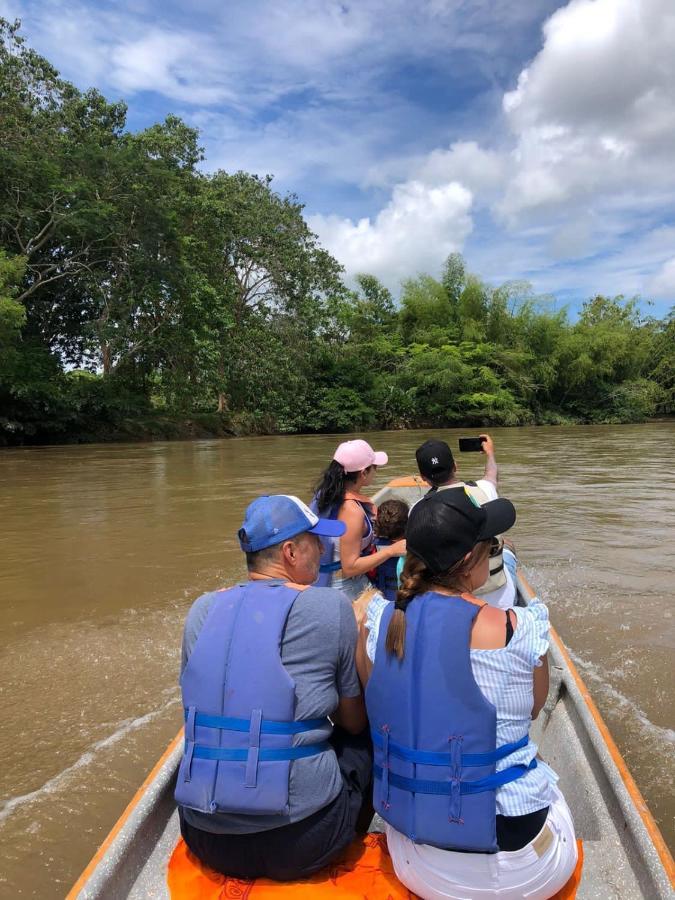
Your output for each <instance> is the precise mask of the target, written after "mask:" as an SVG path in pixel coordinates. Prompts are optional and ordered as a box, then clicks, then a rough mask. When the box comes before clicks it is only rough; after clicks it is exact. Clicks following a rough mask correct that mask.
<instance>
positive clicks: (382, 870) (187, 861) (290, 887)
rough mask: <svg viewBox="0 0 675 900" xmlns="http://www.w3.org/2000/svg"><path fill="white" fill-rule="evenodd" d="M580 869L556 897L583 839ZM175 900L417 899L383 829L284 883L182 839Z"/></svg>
mask: <svg viewBox="0 0 675 900" xmlns="http://www.w3.org/2000/svg"><path fill="white" fill-rule="evenodd" d="M577 844H578V847H579V862H578V863H577V868H576V870H575V872H574V874H573V875H572V877H571V878H570V880H569V881H568V883H567V884H566V885H565V887H564V888H563V889H562V890H561V891H558V893H557V894H556V895H555V898H553V900H574V897H576V893H577V887H578V886H579V881H580V880H581V868H582V864H583V850H582V846H581V841H577ZM167 881H168V885H169V893H170V894H171V898H172V900H226V898H238V900H248V898H249V897H250V898H252V900H284V898H288V900H291V898H293V900H320V898H321V897H326V898H333V900H335V898H336V897H344V898H349V897H353V898H355V900H356V898H358V900H416V895H415V894H412V893H411V892H410V891H409V890H408V889H407V888H405V887H403V885H402V884H401V883H400V881H398V879H397V878H396V875H395V874H394V867H393V865H392V862H391V858H390V856H389V853H388V852H387V840H386V838H385V836H384V835H383V834H367V835H366V836H365V837H360V838H357V839H356V840H355V841H354V842H353V843H352V844H350V846H349V847H348V848H347V850H346V851H345V852H344V854H343V855H342V856H341V857H340V858H339V859H337V860H336V861H335V862H334V863H333V864H332V865H331V866H330V867H328V868H326V869H322V870H321V872H318V873H317V874H316V875H313V876H312V877H311V878H307V879H305V880H304V881H295V882H287V883H282V882H278V881H270V880H269V879H268V878H256V879H254V880H250V879H249V880H242V879H239V878H229V877H228V876H226V875H219V874H218V873H217V872H214V871H213V869H209V868H207V867H206V866H204V865H202V864H201V863H200V862H199V860H198V859H197V857H196V856H193V854H192V853H190V851H189V850H188V848H187V846H186V845H185V842H184V841H183V839H182V838H181V839H180V840H179V841H178V843H177V844H176V847H175V849H174V851H173V853H172V854H171V859H170V860H169V869H168V873H167Z"/></svg>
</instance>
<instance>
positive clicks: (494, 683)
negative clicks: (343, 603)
mask: <svg viewBox="0 0 675 900" xmlns="http://www.w3.org/2000/svg"><path fill="white" fill-rule="evenodd" d="M389 602H390V601H388V600H385V598H384V597H382V595H381V594H375V596H374V597H373V598H372V600H371V601H370V603H369V605H368V610H367V613H366V622H365V625H366V628H367V629H368V641H367V644H366V652H367V654H368V657H369V659H370V660H371V662H374V661H375V652H376V650H377V636H378V633H379V630H380V621H381V619H382V613H383V612H384V610H385V609H386V608H387V604H388V603H389ZM514 613H515V614H516V616H517V619H518V624H517V626H516V628H515V631H514V634H513V637H512V638H511V640H510V641H509V643H508V645H507V646H506V647H500V648H499V649H497V650H471V671H472V672H473V677H474V678H475V679H476V684H477V685H478V687H479V688H480V690H481V691H482V693H483V695H484V696H485V697H486V699H487V700H489V701H490V703H492V705H493V706H494V707H495V709H496V710H497V746H501V745H502V744H508V743H511V742H513V741H517V740H519V739H520V738H521V737H522V736H523V734H524V733H525V731H527V730H528V729H529V727H530V722H531V721H532V717H531V714H532V706H533V703H534V693H533V677H532V672H533V669H534V668H535V666H539V665H541V663H540V661H539V660H540V657H542V656H544V654H545V653H546V651H547V650H548V645H549V621H548V609H547V608H546V606H545V604H544V603H542V602H541V601H540V600H539V599H538V598H535V599H534V600H533V601H532V602H531V603H530V605H529V606H527V607H515V608H514ZM536 753H537V745H536V744H534V743H533V742H532V741H530V742H529V743H528V745H527V746H526V747H523V748H522V749H521V750H518V751H516V752H515V753H514V754H512V755H511V756H509V757H508V758H507V759H503V760H500V761H499V762H498V763H497V769H498V770H499V769H505V768H506V767H507V766H513V765H518V764H520V763H523V764H525V765H527V764H528V763H530V762H531V761H532V759H533V758H534V756H535V755H536ZM537 762H538V765H537V768H536V769H532V770H531V771H529V772H527V773H526V774H525V775H523V777H522V778H518V779H517V780H516V781H512V782H510V783H509V784H505V785H504V786H503V787H500V788H497V791H496V800H497V814H498V815H503V816H524V815H526V814H527V813H531V812H536V810H538V809H543V808H544V807H545V806H549V805H550V803H551V786H552V785H554V784H555V783H556V782H557V780H558V776H557V775H556V774H555V772H554V771H553V770H552V769H551V768H550V767H549V766H547V765H546V763H543V762H542V761H541V760H538V761H537Z"/></svg>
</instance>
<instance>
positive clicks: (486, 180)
mask: <svg viewBox="0 0 675 900" xmlns="http://www.w3.org/2000/svg"><path fill="white" fill-rule="evenodd" d="M504 175H505V161H504V158H503V156H502V155H501V154H500V153H497V152H496V151H494V150H484V149H483V148H482V147H479V146H478V144H477V143H476V142H475V141H456V142H455V143H454V144H452V146H451V147H450V148H449V149H448V150H433V151H432V152H431V153H430V154H429V155H428V156H427V158H426V159H425V160H424V162H423V163H422V165H421V166H420V167H419V169H418V170H417V172H416V177H417V178H419V179H420V180H421V181H423V182H424V183H425V184H429V185H435V184H444V183H447V182H448V181H450V180H452V181H460V182H461V183H462V184H465V185H466V186H467V187H469V188H470V189H471V190H472V191H476V192H479V193H480V194H482V195H484V194H486V193H490V192H492V191H493V190H494V189H495V188H497V187H498V186H499V185H501V184H502V182H503V179H504Z"/></svg>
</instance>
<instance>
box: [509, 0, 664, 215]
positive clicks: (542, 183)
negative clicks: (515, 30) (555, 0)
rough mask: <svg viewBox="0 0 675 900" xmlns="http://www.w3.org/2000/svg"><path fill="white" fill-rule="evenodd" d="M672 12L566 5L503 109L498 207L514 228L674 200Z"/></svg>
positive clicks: (629, 0)
mask: <svg viewBox="0 0 675 900" xmlns="http://www.w3.org/2000/svg"><path fill="white" fill-rule="evenodd" d="M673 84H675V5H674V4H673V3H672V0H571V2H570V3H568V4H567V6H564V7H563V8H561V9H559V10H558V11H557V12H556V13H554V15H553V16H551V18H550V19H549V20H548V21H547V22H546V24H545V26H544V44H543V47H542V49H541V51H540V52H539V54H538V55H537V56H536V58H535V59H534V61H533V62H532V63H531V65H530V66H528V67H527V68H526V69H524V70H523V71H522V72H521V74H520V77H519V79H518V85H517V87H516V88H515V90H513V91H510V92H508V93H506V94H505V95H504V100H503V107H504V112H505V114H506V117H507V120H508V123H509V125H510V127H511V129H512V131H513V133H514V135H515V137H516V146H515V149H514V150H513V153H512V157H511V160H512V165H513V170H514V174H513V177H512V178H511V179H510V181H509V184H508V186H507V188H506V191H505V195H504V198H503V200H502V201H501V203H500V204H499V211H500V212H501V214H502V215H503V216H504V217H505V219H506V221H507V222H509V223H510V224H511V225H514V224H516V223H517V222H518V220H519V219H520V218H522V216H523V215H526V214H530V215H531V214H536V213H537V212H540V213H545V214H551V213H552V214H556V213H558V212H560V211H562V210H565V209H567V208H568V207H569V206H573V205H575V204H581V205H587V204H588V203H589V202H591V203H593V202H601V201H602V200H603V198H604V197H605V196H608V195H610V194H611V195H612V199H613V201H616V199H617V195H618V196H619V199H621V198H623V199H624V200H625V201H626V204H627V206H629V207H630V206H632V205H633V203H634V198H633V194H634V193H638V192H644V191H645V190H647V191H648V192H650V203H658V202H659V201H658V194H659V193H661V194H662V197H663V201H665V202H668V200H669V197H668V195H667V193H666V192H670V191H673V190H675V168H674V167H673V165H672V159H673V158H674V157H675V92H674V91H673Z"/></svg>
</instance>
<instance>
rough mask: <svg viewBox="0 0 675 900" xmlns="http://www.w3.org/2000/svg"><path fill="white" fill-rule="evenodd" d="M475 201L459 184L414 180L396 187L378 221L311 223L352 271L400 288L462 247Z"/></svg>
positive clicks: (325, 219) (334, 219) (324, 220)
mask: <svg viewBox="0 0 675 900" xmlns="http://www.w3.org/2000/svg"><path fill="white" fill-rule="evenodd" d="M471 202H472V196H471V193H470V191H468V190H467V189H466V188H465V187H462V185H460V184H458V183H457V182H450V183H449V184H444V185H440V186H437V187H428V186H427V185H425V184H423V183H422V182H421V181H408V182H405V183H403V184H399V185H397V186H396V187H395V188H394V190H393V193H392V197H391V200H390V201H389V203H388V204H387V206H385V207H384V209H383V210H382V211H381V212H380V213H378V215H377V216H376V218H375V219H374V220H372V219H370V218H363V219H360V220H359V221H358V222H353V221H352V220H351V219H346V218H339V217H337V216H319V215H316V216H311V217H310V219H309V224H310V227H311V228H312V229H313V230H315V231H316V232H317V233H318V235H319V236H320V238H321V239H322V242H323V244H324V245H325V246H326V247H327V248H328V249H329V250H331V251H332V252H333V253H334V255H335V256H336V257H337V259H339V260H340V262H341V263H342V264H343V265H344V266H345V268H346V270H347V273H348V274H349V275H352V276H353V275H355V274H357V273H358V272H369V273H372V274H374V275H377V276H378V277H379V278H381V279H382V281H384V283H385V284H387V286H389V287H392V288H396V287H397V286H398V284H399V282H400V281H401V279H403V278H405V277H408V276H411V275H414V274H415V273H416V272H417V271H427V272H428V271H435V270H436V269H437V268H438V267H439V265H440V263H441V262H442V261H443V259H444V258H445V257H446V256H447V255H448V253H451V252H453V251H455V250H461V248H462V246H463V244H464V241H465V239H466V237H467V235H468V234H469V233H470V232H471V229H472V221H471V215H470V213H471Z"/></svg>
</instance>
